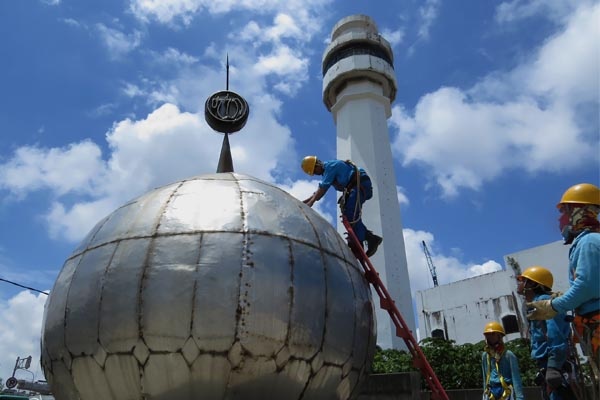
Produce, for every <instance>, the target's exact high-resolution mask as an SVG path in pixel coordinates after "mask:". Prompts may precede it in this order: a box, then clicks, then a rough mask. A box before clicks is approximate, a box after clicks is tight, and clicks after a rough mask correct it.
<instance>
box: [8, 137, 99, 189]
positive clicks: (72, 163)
mask: <svg viewBox="0 0 600 400" xmlns="http://www.w3.org/2000/svg"><path fill="white" fill-rule="evenodd" d="M101 171H102V161H101V151H100V148H99V147H98V146H97V145H96V144H94V143H92V142H91V141H89V140H84V141H82V142H79V143H73V144H70V145H68V146H66V147H63V148H52V149H43V148H39V147H33V146H24V147H20V148H18V149H17V150H16V151H15V154H14V156H13V157H12V158H11V159H10V160H9V161H8V162H6V163H5V164H2V168H0V188H3V189H8V190H10V191H11V192H12V193H13V194H15V195H17V196H23V195H26V194H28V193H29V192H32V191H35V190H39V189H45V188H50V189H52V190H53V191H54V192H56V194H58V195H63V194H65V193H68V192H76V193H89V192H90V191H91V190H92V186H93V185H94V181H95V179H96V177H97V175H98V173H101Z"/></svg>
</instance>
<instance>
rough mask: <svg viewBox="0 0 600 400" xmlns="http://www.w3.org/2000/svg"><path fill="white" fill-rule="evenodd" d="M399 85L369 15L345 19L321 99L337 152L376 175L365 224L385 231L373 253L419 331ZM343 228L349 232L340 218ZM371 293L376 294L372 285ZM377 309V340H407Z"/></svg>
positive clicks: (327, 61)
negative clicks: (396, 138)
mask: <svg viewBox="0 0 600 400" xmlns="http://www.w3.org/2000/svg"><path fill="white" fill-rule="evenodd" d="M396 90H397V84H396V77H395V72H394V68H393V53H392V49H391V46H390V44H389V43H388V42H387V41H386V40H385V39H384V38H382V37H381V36H380V35H379V33H378V31H377V26H376V25H375V23H374V22H373V20H372V19H371V18H369V17H367V16H365V15H353V16H349V17H346V18H343V19H342V20H340V21H339V22H338V23H337V24H336V25H335V27H334V28H333V30H332V34H331V43H330V44H329V46H328V47H327V49H326V50H325V52H324V55H323V101H324V103H325V105H326V106H327V109H328V110H329V111H331V113H332V115H333V118H334V121H335V125H336V133H337V143H336V144H337V158H338V159H342V160H347V159H350V160H352V161H353V162H354V163H356V164H357V165H359V166H361V167H363V168H365V170H366V171H367V173H368V174H369V175H370V176H371V178H372V181H373V188H374V195H373V198H372V199H371V200H369V201H368V202H367V203H366V204H365V207H364V208H363V213H362V217H363V221H364V222H365V225H366V226H367V228H369V229H370V230H372V231H373V232H374V233H376V234H378V235H381V236H383V244H382V245H381V246H380V247H379V250H378V251H377V253H376V254H375V255H374V256H373V257H371V261H372V263H373V265H374V266H375V268H376V269H377V271H378V272H379V275H380V278H381V280H382V281H383V283H384V285H385V286H386V288H387V290H388V292H389V293H390V295H391V296H392V298H393V299H394V301H395V303H396V306H397V307H398V309H399V311H400V313H401V314H402V316H403V318H404V319H405V320H406V324H407V325H408V327H409V329H410V330H411V331H413V332H415V318H414V312H413V307H412V299H411V290H410V283H409V277H408V268H407V263H406V253H405V248H404V237H403V235H402V222H401V219H400V205H399V203H398V194H397V190H396V174H395V172H394V164H393V159H392V151H391V146H390V140H389V132H388V126H387V119H388V118H389V117H390V116H391V103H392V102H393V101H394V99H395V97H396ZM338 214H339V211H338ZM338 217H339V215H338ZM338 230H339V231H340V233H343V232H344V227H343V226H342V225H341V222H340V223H339V225H338ZM373 296H374V297H375V301H376V302H378V299H377V294H376V293H375V292H373ZM376 316H377V343H378V344H379V346H381V347H383V348H405V345H404V342H403V340H402V339H400V338H398V337H396V335H395V328H394V327H393V326H391V320H390V317H389V315H388V314H387V312H386V311H383V310H381V309H377V311H376Z"/></svg>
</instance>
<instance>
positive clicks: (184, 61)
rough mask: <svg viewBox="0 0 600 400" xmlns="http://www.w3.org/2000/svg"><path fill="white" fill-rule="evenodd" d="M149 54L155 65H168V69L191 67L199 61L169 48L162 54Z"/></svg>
mask: <svg viewBox="0 0 600 400" xmlns="http://www.w3.org/2000/svg"><path fill="white" fill-rule="evenodd" d="M151 54H153V56H154V60H155V61H156V62H157V63H160V64H165V65H168V66H169V68H173V67H174V66H184V65H191V64H195V63H197V62H198V61H199V60H198V57H194V56H192V55H190V54H187V53H184V52H181V51H179V50H177V49H174V48H172V47H169V48H168V49H166V50H165V51H164V52H162V53H157V52H151Z"/></svg>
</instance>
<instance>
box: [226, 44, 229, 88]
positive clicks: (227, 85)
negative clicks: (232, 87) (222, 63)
mask: <svg viewBox="0 0 600 400" xmlns="http://www.w3.org/2000/svg"><path fill="white" fill-rule="evenodd" d="M226 66H227V74H226V75H227V81H226V82H225V90H229V53H227V63H226Z"/></svg>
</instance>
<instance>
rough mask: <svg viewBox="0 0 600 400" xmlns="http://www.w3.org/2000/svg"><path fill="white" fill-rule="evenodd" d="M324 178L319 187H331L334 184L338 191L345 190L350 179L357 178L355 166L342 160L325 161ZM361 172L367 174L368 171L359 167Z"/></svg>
mask: <svg viewBox="0 0 600 400" xmlns="http://www.w3.org/2000/svg"><path fill="white" fill-rule="evenodd" d="M323 170H324V171H323V178H322V179H321V183H319V187H321V188H322V189H325V190H327V189H329V187H330V186H333V187H334V188H335V190H337V191H340V192H341V191H343V190H344V188H345V187H346V186H348V184H349V183H350V179H355V176H354V167H353V166H352V165H351V164H348V163H347V162H345V161H342V160H330V161H324V162H323ZM358 171H359V173H360V174H361V176H362V175H365V174H366V172H365V170H364V169H362V168H358Z"/></svg>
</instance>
